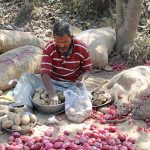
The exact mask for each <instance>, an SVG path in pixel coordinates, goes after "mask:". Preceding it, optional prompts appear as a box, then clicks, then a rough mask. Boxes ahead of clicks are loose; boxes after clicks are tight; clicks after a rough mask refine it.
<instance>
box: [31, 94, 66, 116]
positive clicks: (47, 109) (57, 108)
mask: <svg viewBox="0 0 150 150" xmlns="http://www.w3.org/2000/svg"><path fill="white" fill-rule="evenodd" d="M30 98H31V101H32V104H33V106H34V107H35V108H36V109H37V110H39V111H41V112H43V113H46V114H57V113H60V112H63V111H64V110H65V103H61V104H58V105H52V106H48V105H40V104H38V103H36V102H34V101H33V99H32V97H30Z"/></svg>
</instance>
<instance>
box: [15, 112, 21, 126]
mask: <svg viewBox="0 0 150 150" xmlns="http://www.w3.org/2000/svg"><path fill="white" fill-rule="evenodd" d="M20 123H21V118H20V115H19V114H16V116H15V118H14V124H15V125H17V126H19V125H20Z"/></svg>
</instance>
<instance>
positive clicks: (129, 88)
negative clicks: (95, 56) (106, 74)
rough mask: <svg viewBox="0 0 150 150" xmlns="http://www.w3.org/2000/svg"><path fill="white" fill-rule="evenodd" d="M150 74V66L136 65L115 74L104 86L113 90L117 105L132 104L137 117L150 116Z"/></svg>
mask: <svg viewBox="0 0 150 150" xmlns="http://www.w3.org/2000/svg"><path fill="white" fill-rule="evenodd" d="M149 75H150V66H138V67H134V68H132V69H128V70H125V71H122V72H121V73H119V74H118V75H116V76H114V77H113V78H112V79H111V80H110V81H109V82H108V83H107V84H106V85H104V87H103V88H104V89H107V90H109V91H111V93H112V96H113V97H114V99H115V104H116V105H118V106H119V105H121V103H122V104H123V103H126V104H128V106H131V107H132V112H133V114H134V115H135V118H136V119H146V118H150V113H149V111H148V110H149V109H150V98H149V97H148V96H149V94H150V76H149ZM143 97H144V98H143ZM127 109H128V108H127Z"/></svg>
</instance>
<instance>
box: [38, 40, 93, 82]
mask: <svg viewBox="0 0 150 150" xmlns="http://www.w3.org/2000/svg"><path fill="white" fill-rule="evenodd" d="M72 44H73V49H72V53H71V54H69V55H68V56H67V57H64V55H63V54H62V52H60V51H59V50H58V48H57V46H56V44H55V42H54V41H50V42H49V43H48V44H47V46H46V47H45V49H44V50H43V56H42V62H41V74H49V76H50V78H52V79H54V80H58V81H59V80H60V81H75V80H76V79H77V78H78V77H79V76H80V75H81V74H82V73H83V72H84V71H89V72H92V63H91V57H90V54H89V51H88V50H87V48H86V46H85V44H84V43H82V42H81V41H79V40H77V39H74V38H73V41H72Z"/></svg>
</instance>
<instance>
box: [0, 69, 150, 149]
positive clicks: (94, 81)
mask: <svg viewBox="0 0 150 150" xmlns="http://www.w3.org/2000/svg"><path fill="white" fill-rule="evenodd" d="M115 74H116V73H114V72H106V71H101V72H99V73H95V74H93V75H92V76H91V77H90V78H89V79H88V80H87V82H86V84H87V87H88V89H89V90H93V89H94V88H95V87H96V86H98V85H100V84H101V85H102V84H103V83H105V82H106V81H107V80H109V79H111V78H112V77H113V76H114V75H115ZM35 114H37V117H38V119H39V122H40V123H41V125H37V126H36V127H35V128H34V129H35V132H34V134H33V136H34V135H41V134H42V133H43V131H45V130H46V129H47V128H49V127H52V128H53V129H54V137H56V136H58V135H60V134H61V133H63V131H64V130H68V131H70V132H71V136H72V135H74V134H75V133H76V131H77V129H82V128H85V127H86V128H88V127H90V125H92V124H96V125H97V126H98V128H103V127H107V126H109V124H100V123H98V122H96V120H94V119H88V120H86V121H85V122H83V123H80V124H77V123H73V122H70V121H68V120H67V118H66V117H65V114H64V113H61V114H58V115H55V117H56V118H57V119H58V120H59V124H58V125H57V124H55V125H53V126H52V125H51V126H47V125H46V124H47V121H48V118H49V117H51V116H53V115H50V114H47V115H46V114H42V113H40V112H37V111H35ZM116 127H117V128H118V130H119V131H120V132H121V133H124V134H126V135H128V136H129V137H134V138H136V146H137V148H138V150H150V144H149V141H150V134H149V133H148V132H146V131H144V129H146V124H145V122H144V121H137V120H127V121H125V122H123V123H119V124H116ZM139 127H140V128H141V131H138V129H139ZM7 137H8V134H7V133H5V134H4V135H1V136H0V143H6V142H7Z"/></svg>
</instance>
